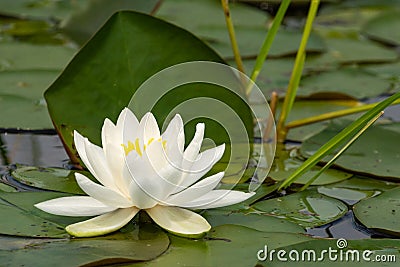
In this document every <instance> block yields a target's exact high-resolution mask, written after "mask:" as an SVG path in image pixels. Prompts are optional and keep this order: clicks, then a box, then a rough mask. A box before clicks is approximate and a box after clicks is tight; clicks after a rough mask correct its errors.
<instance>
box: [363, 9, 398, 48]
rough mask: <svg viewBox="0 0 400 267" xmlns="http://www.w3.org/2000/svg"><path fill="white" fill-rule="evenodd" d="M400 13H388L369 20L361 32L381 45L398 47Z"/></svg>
mask: <svg viewBox="0 0 400 267" xmlns="http://www.w3.org/2000/svg"><path fill="white" fill-rule="evenodd" d="M399 16H400V12H399V11H398V10H396V11H389V12H386V13H383V14H381V15H380V16H378V17H375V18H373V19H371V20H370V21H369V22H368V23H366V24H365V25H364V28H363V32H364V33H365V34H367V35H368V36H369V37H370V38H372V39H375V40H378V41H381V42H383V43H386V44H389V45H393V46H398V45H400V33H399V27H400V17H399Z"/></svg>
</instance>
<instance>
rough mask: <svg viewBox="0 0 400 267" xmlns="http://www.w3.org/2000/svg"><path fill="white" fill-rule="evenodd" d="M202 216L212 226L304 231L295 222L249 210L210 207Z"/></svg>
mask: <svg viewBox="0 0 400 267" xmlns="http://www.w3.org/2000/svg"><path fill="white" fill-rule="evenodd" d="M202 216H204V218H206V219H207V221H208V222H209V223H210V224H211V226H212V227H216V226H218V225H223V224H234V225H242V226H246V227H249V228H252V229H255V230H258V231H264V232H284V233H304V229H303V228H302V227H301V226H299V225H297V224H295V223H292V222H289V221H286V220H284V219H279V218H275V217H272V216H268V215H265V214H257V213H251V211H249V212H246V211H243V212H239V211H227V210H220V209H212V210H207V211H205V212H204V213H203V214H202Z"/></svg>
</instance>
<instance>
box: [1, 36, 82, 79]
mask: <svg viewBox="0 0 400 267" xmlns="http://www.w3.org/2000/svg"><path fill="white" fill-rule="evenodd" d="M75 52H76V49H73V48H69V47H65V46H60V45H33V44H24V43H17V42H12V43H8V42H6V43H0V70H61V69H63V68H64V67H65V66H66V65H67V63H68V62H69V61H70V60H71V59H72V57H73V55H74V54H75ZM55 77H56V76H54V77H53V78H55ZM17 82H18V81H17Z"/></svg>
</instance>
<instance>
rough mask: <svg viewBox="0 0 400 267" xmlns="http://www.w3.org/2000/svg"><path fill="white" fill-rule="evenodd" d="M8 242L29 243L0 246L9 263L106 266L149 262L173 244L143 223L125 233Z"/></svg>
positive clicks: (4, 260) (9, 264) (161, 233)
mask: <svg viewBox="0 0 400 267" xmlns="http://www.w3.org/2000/svg"><path fill="white" fill-rule="evenodd" d="M2 238H3V237H0V240H1V242H3V240H2ZM6 241H7V242H9V243H11V244H14V246H15V244H17V245H18V242H26V243H28V244H27V245H26V246H24V247H19V248H18V249H14V250H10V249H9V248H8V247H6V248H2V247H0V257H1V259H2V264H5V266H21V265H24V266H55V265H57V266H60V267H61V266H84V265H85V266H87V265H90V266H103V265H110V264H117V263H129V262H138V261H146V260H150V259H153V258H155V257H157V256H159V255H160V254H162V253H163V252H164V251H165V250H166V249H167V248H168V244H169V239H168V236H167V235H166V234H165V233H164V232H163V231H161V230H160V229H159V228H156V227H154V226H152V225H143V226H142V225H141V226H140V229H139V226H138V227H135V228H133V229H131V230H129V231H128V232H125V233H116V234H113V235H108V236H107V237H99V238H85V239H71V240H68V239H63V240H53V241H47V242H32V241H31V240H29V239H28V240H26V239H25V240H21V239H17V238H13V239H10V238H7V239H6ZM66 252H68V253H66ZM71 255H72V256H71Z"/></svg>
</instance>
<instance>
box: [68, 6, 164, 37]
mask: <svg viewBox="0 0 400 267" xmlns="http://www.w3.org/2000/svg"><path fill="white" fill-rule="evenodd" d="M157 2H159V0H147V1H131V0H113V1H111V2H110V1H108V0H89V1H87V4H86V6H85V7H82V8H81V9H75V10H74V12H72V13H71V15H70V16H68V18H66V19H65V20H64V21H63V23H62V29H63V31H65V32H67V33H68V35H69V36H71V37H72V38H73V39H74V40H75V41H77V42H78V43H80V44H83V43H85V42H86V41H87V40H89V38H90V37H91V36H92V35H93V34H94V33H95V32H97V30H98V29H100V27H101V26H102V25H103V24H104V23H105V22H106V21H107V20H108V19H109V18H110V17H111V15H112V14H114V13H115V12H117V11H121V10H132V11H138V12H143V13H150V12H151V11H152V10H153V8H154V7H155V5H156V4H157Z"/></svg>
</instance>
